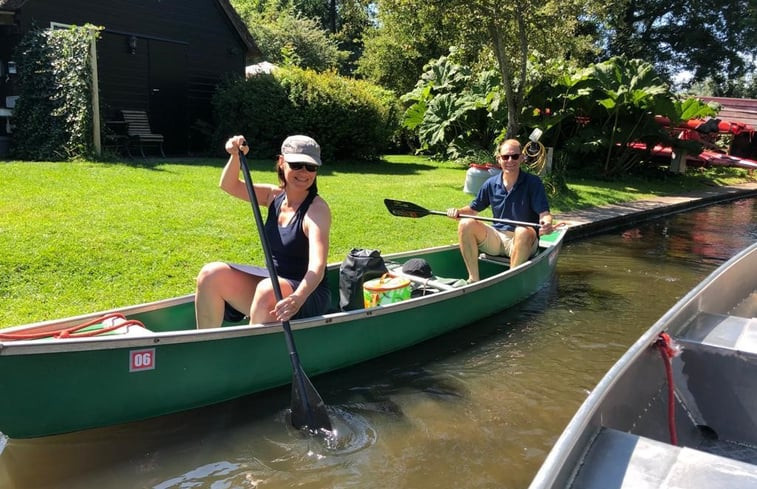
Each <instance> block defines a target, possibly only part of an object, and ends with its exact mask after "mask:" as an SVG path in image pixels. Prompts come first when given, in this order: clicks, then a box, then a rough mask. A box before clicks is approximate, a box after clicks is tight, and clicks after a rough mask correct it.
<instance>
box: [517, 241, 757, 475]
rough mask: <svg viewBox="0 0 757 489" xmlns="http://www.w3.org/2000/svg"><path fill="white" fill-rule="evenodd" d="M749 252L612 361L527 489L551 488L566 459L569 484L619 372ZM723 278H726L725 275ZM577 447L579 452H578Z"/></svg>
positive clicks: (752, 249) (751, 249) (754, 249)
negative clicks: (585, 440)
mask: <svg viewBox="0 0 757 489" xmlns="http://www.w3.org/2000/svg"><path fill="white" fill-rule="evenodd" d="M752 253H754V254H757V242H755V243H753V244H752V245H750V246H747V247H746V248H744V249H742V250H741V251H740V252H738V253H737V254H736V255H734V256H732V257H731V258H730V259H728V260H727V261H725V262H723V263H722V264H721V265H720V266H719V267H717V268H716V269H715V270H713V271H712V272H711V273H710V274H709V275H708V276H707V277H705V278H704V279H703V280H702V281H701V282H699V283H698V284H697V285H696V286H694V288H692V289H691V290H690V291H689V292H688V293H686V294H685V295H684V296H683V297H682V298H681V299H679V300H678V301H677V302H676V303H675V304H674V305H673V306H672V307H671V308H670V309H668V310H667V311H666V312H665V313H664V314H663V315H662V316H661V317H660V319H658V320H657V321H656V322H655V323H654V324H653V325H652V326H651V327H650V328H649V329H647V330H646V331H645V332H644V333H642V335H641V336H640V337H639V339H637V340H636V341H635V342H634V343H633V344H632V345H631V346H630V347H629V348H628V349H627V350H626V352H625V353H624V354H623V355H622V356H621V357H620V358H619V359H618V361H617V362H615V363H614V364H613V366H612V367H610V369H609V370H608V371H607V372H606V373H605V375H604V376H603V377H602V378H601V379H600V380H599V382H598V383H597V384H596V385H595V386H594V388H593V389H592V390H591V392H590V393H589V395H588V396H587V397H586V399H584V401H583V402H582V403H581V405H580V406H579V408H578V410H577V411H576V413H575V414H574V415H573V417H572V418H571V419H570V421H568V424H567V425H566V427H565V429H564V430H563V431H562V433H561V434H560V436H559V437H558V438H557V440H556V441H555V443H554V445H553V446H552V448H551V449H550V451H549V452H548V454H547V456H546V458H545V459H544V462H543V463H542V465H541V466H540V468H539V470H538V471H537V473H536V475H535V476H534V478H533V479H532V481H531V484H530V485H529V486H528V487H529V489H545V488H554V487H556V486H555V484H556V483H557V480H558V477H563V476H565V474H566V472H564V470H563V468H564V466H565V461H566V460H576V462H577V463H576V464H575V465H574V466H572V467H570V468H569V470H570V472H567V474H568V476H567V479H565V480H566V481H568V483H567V484H566V487H570V485H571V484H572V481H573V480H574V478H575V476H576V474H577V471H578V470H579V469H580V467H581V463H580V461H581V460H583V457H584V456H585V454H586V451H587V450H589V449H591V442H589V443H585V444H584V445H583V446H580V445H579V442H580V441H581V440H582V439H585V438H586V434H587V433H589V435H588V439H589V440H593V439H595V438H596V436H597V434H598V433H599V431H600V430H601V429H602V428H603V426H604V425H603V424H602V423H601V422H597V421H596V416H597V414H598V412H599V410H600V409H601V407H602V406H603V404H604V401H605V399H607V397H608V396H609V395H610V394H611V392H612V391H613V389H614V387H615V384H617V382H619V381H620V380H621V378H622V375H623V374H624V373H625V372H626V371H627V370H628V369H629V368H631V366H632V365H634V362H636V361H637V359H638V358H639V357H641V356H642V355H643V354H645V353H646V352H648V351H649V349H650V348H653V347H654V344H655V343H656V341H657V338H658V336H659V334H660V333H662V332H664V331H666V330H668V329H669V328H670V326H671V324H674V325H677V324H687V323H688V322H689V321H690V320H691V319H692V317H684V318H683V319H682V316H683V315H684V314H686V313H687V312H689V313H690V311H691V310H692V306H696V307H693V310H694V311H695V314H696V313H698V312H699V310H700V307H699V304H698V302H699V300H700V297H701V296H702V294H703V293H704V292H705V291H706V290H707V289H708V288H710V287H716V286H717V285H718V282H720V281H721V280H725V279H727V273H728V271H729V270H731V269H733V268H734V267H736V266H737V265H738V264H739V263H740V262H741V261H742V260H745V259H747V258H748V257H749V255H751V254H752ZM724 277H725V278H724ZM592 424H596V429H594V430H591V431H589V426H590V425H592ZM577 450H580V452H577Z"/></svg>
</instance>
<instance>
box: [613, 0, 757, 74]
mask: <svg viewBox="0 0 757 489" xmlns="http://www.w3.org/2000/svg"><path fill="white" fill-rule="evenodd" d="M608 27H609V29H608V30H607V31H606V32H605V35H606V40H607V43H608V49H607V51H608V54H609V55H621V54H622V55H625V56H628V57H629V58H641V59H644V60H647V61H649V62H650V63H652V64H654V65H655V68H656V70H657V71H658V72H659V73H660V75H661V76H663V77H664V78H666V79H667V80H672V77H673V76H674V75H675V74H677V73H680V72H684V71H685V72H690V73H691V75H692V80H691V81H692V82H702V81H705V80H707V79H710V80H712V81H713V82H714V83H715V84H716V85H721V84H727V83H728V81H729V80H733V79H737V78H739V77H741V76H743V75H744V74H746V73H749V72H752V73H753V72H754V56H755V55H757V3H755V1H754V0H689V1H686V2H671V1H669V0H625V1H624V2H622V3H619V4H617V8H616V9H615V10H614V11H613V12H612V15H611V16H610V19H609V22H608ZM750 60H751V62H750Z"/></svg>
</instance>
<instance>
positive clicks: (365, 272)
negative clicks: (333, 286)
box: [339, 248, 388, 311]
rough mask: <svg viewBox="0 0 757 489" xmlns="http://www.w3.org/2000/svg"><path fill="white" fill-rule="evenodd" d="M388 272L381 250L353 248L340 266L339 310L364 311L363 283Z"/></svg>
mask: <svg viewBox="0 0 757 489" xmlns="http://www.w3.org/2000/svg"><path fill="white" fill-rule="evenodd" d="M387 272H388V270H387V269H386V265H385V264H384V259H383V258H381V252H380V251H379V250H364V249H360V248H353V249H352V250H351V251H350V253H349V254H348V255H347V258H345V259H344V261H343V262H342V264H341V265H340V266H339V309H341V310H342V311H351V310H355V309H362V308H363V307H364V306H363V282H365V281H367V280H371V279H374V278H378V277H381V276H382V275H383V274H385V273H387Z"/></svg>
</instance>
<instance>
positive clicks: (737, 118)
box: [697, 97, 757, 127]
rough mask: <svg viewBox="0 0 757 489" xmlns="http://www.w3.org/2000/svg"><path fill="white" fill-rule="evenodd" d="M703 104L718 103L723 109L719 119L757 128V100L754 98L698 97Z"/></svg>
mask: <svg viewBox="0 0 757 489" xmlns="http://www.w3.org/2000/svg"><path fill="white" fill-rule="evenodd" d="M697 98H698V99H699V100H701V101H703V102H716V103H718V104H720V106H721V107H722V109H721V110H720V112H719V113H718V115H717V118H718V119H722V120H728V121H734V122H743V123H745V124H749V125H750V126H752V127H757V99H753V98H730V97H697Z"/></svg>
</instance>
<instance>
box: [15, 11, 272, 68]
mask: <svg viewBox="0 0 757 489" xmlns="http://www.w3.org/2000/svg"><path fill="white" fill-rule="evenodd" d="M28 1H29V0H0V11H3V10H5V11H13V10H18V9H20V8H21V7H22V6H23V5H24V4H25V3H26V2H28ZM215 1H216V2H218V5H219V6H220V7H221V10H223V12H224V13H225V14H226V16H227V17H228V18H229V21H230V22H231V25H232V26H233V27H234V30H235V31H236V32H237V34H239V37H240V38H241V39H242V41H243V42H244V44H245V46H247V51H248V57H250V58H258V57H260V56H262V53H261V52H260V48H258V45H257V44H255V40H254V39H253V38H252V34H250V31H249V30H248V29H247V26H246V25H245V23H244V21H243V20H242V18H241V17H239V14H238V13H237V11H236V10H234V7H232V6H231V3H230V2H229V0H215Z"/></svg>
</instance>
